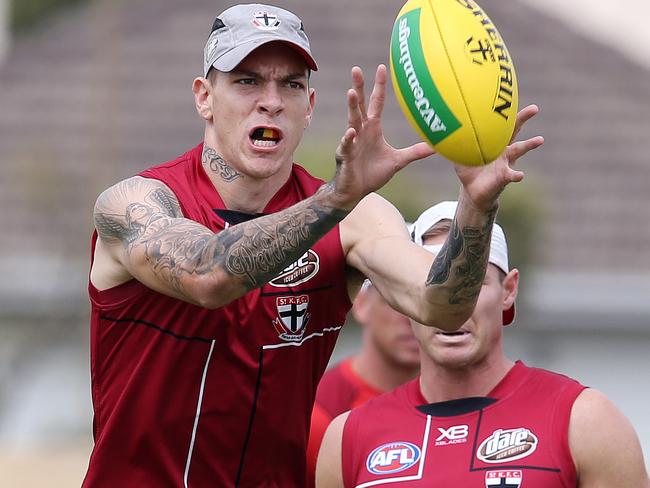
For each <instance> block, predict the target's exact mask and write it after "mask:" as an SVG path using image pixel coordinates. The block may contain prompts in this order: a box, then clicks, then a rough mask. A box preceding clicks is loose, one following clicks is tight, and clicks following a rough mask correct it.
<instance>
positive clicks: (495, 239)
mask: <svg viewBox="0 0 650 488" xmlns="http://www.w3.org/2000/svg"><path fill="white" fill-rule="evenodd" d="M457 206H458V202H441V203H438V204H437V205H434V206H433V207H431V208H428V209H427V210H425V211H424V212H422V213H421V214H420V216H419V217H418V218H417V219H416V221H415V222H414V223H413V225H412V226H411V227H410V231H411V237H412V238H413V241H414V242H415V243H416V244H418V245H420V246H422V247H424V248H425V249H427V250H429V251H431V252H433V253H438V252H439V251H440V248H441V247H442V246H441V245H434V246H431V245H425V244H424V243H423V242H422V241H423V237H424V235H425V234H426V233H427V232H428V231H429V230H430V229H431V227H433V226H434V225H435V224H437V223H438V222H440V221H441V220H453V219H454V215H456V207H457ZM488 262H490V263H492V264H493V265H495V266H496V267H497V268H499V269H500V270H501V271H503V272H504V273H506V274H507V273H508V271H509V270H510V268H509V267H508V243H507V242H506V235H505V233H504V232H503V229H502V228H501V226H500V225H499V224H496V223H495V224H494V225H493V226H492V239H491V240H490V255H489V256H488ZM514 319H515V305H514V303H513V305H512V307H511V308H509V309H508V310H505V311H504V312H503V325H509V324H511V323H512V321H513V320H514Z"/></svg>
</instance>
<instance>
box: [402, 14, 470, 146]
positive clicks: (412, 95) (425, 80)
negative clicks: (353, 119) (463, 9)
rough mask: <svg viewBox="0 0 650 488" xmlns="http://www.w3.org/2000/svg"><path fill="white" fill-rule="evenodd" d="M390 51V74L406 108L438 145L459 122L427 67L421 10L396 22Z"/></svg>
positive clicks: (428, 136)
mask: <svg viewBox="0 0 650 488" xmlns="http://www.w3.org/2000/svg"><path fill="white" fill-rule="evenodd" d="M391 49H392V53H391V55H392V59H393V72H394V73H395V77H396V79H397V84H398V86H399V91H400V93H401V95H402V97H403V98H404V101H405V102H406V106H407V107H408V109H409V111H410V113H411V116H412V117H413V119H414V120H415V121H416V123H417V125H418V127H419V128H420V130H421V131H422V132H423V133H424V134H425V135H426V138H427V139H428V140H429V141H430V142H431V143H432V144H437V143H438V142H440V141H442V140H443V139H445V138H446V137H448V136H449V135H451V134H452V133H453V132H454V131H455V130H456V129H458V128H459V127H460V122H458V120H457V119H456V117H454V114H453V113H452V112H451V110H449V107H447V105H446V104H445V102H444V100H443V99H442V97H441V96H440V93H439V92H438V89H437V88H436V85H435V83H434V82H433V80H432V79H431V76H430V75H429V72H428V70H427V68H426V66H427V65H426V60H425V59H424V53H423V52H422V45H421V41H420V9H415V10H411V11H410V12H407V13H405V14H404V15H403V16H402V17H400V18H399V19H398V20H397V22H395V26H394V28H393V33H392V39H391ZM416 67H417V68H418V69H417V71H416Z"/></svg>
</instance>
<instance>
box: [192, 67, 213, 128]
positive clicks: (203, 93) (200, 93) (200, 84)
mask: <svg viewBox="0 0 650 488" xmlns="http://www.w3.org/2000/svg"><path fill="white" fill-rule="evenodd" d="M211 88H212V87H211V85H210V82H209V81H208V80H207V79H206V78H203V77H199V78H195V79H194V82H193V83H192V92H193V93H194V104H195V106H196V111H197V112H198V114H199V116H200V117H201V118H203V119H205V120H212V108H210V91H211Z"/></svg>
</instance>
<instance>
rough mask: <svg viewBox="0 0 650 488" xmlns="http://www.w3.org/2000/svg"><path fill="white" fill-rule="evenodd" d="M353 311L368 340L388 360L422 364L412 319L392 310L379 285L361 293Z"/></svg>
mask: <svg viewBox="0 0 650 488" xmlns="http://www.w3.org/2000/svg"><path fill="white" fill-rule="evenodd" d="M352 313H353V314H354V317H355V319H356V320H357V322H359V323H360V324H361V326H362V327H363V329H364V332H363V333H364V334H365V335H366V337H367V339H368V340H370V341H371V342H372V344H373V346H374V348H375V349H376V350H377V351H378V352H379V353H380V354H381V356H382V357H383V358H384V359H385V360H386V361H387V362H389V363H390V364H392V365H394V366H396V367H399V368H409V369H410V368H417V367H418V366H419V364H420V354H419V348H418V343H417V341H416V340H415V337H414V335H413V331H412V329H411V323H410V321H409V318H408V317H407V316H405V315H403V314H401V313H399V312H397V311H395V310H393V308H392V307H391V306H390V305H388V303H386V301H385V300H384V299H383V297H382V296H381V295H380V294H379V292H378V291H377V289H376V288H374V287H370V288H369V289H367V290H365V291H362V292H361V293H359V295H358V296H357V298H356V299H355V301H354V306H353V309H352Z"/></svg>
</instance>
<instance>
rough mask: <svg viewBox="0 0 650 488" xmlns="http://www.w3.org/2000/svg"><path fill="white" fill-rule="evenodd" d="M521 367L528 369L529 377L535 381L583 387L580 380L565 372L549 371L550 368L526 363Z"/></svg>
mask: <svg viewBox="0 0 650 488" xmlns="http://www.w3.org/2000/svg"><path fill="white" fill-rule="evenodd" d="M523 367H525V368H526V369H528V370H529V372H530V375H531V377H532V378H534V379H536V380H537V381H543V382H545V383H548V384H552V385H573V386H580V387H582V388H584V385H582V383H580V381H578V380H577V379H575V378H573V377H571V376H569V375H567V374H564V373H560V372H558V371H551V370H550V369H544V368H537V367H532V366H526V365H523Z"/></svg>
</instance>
